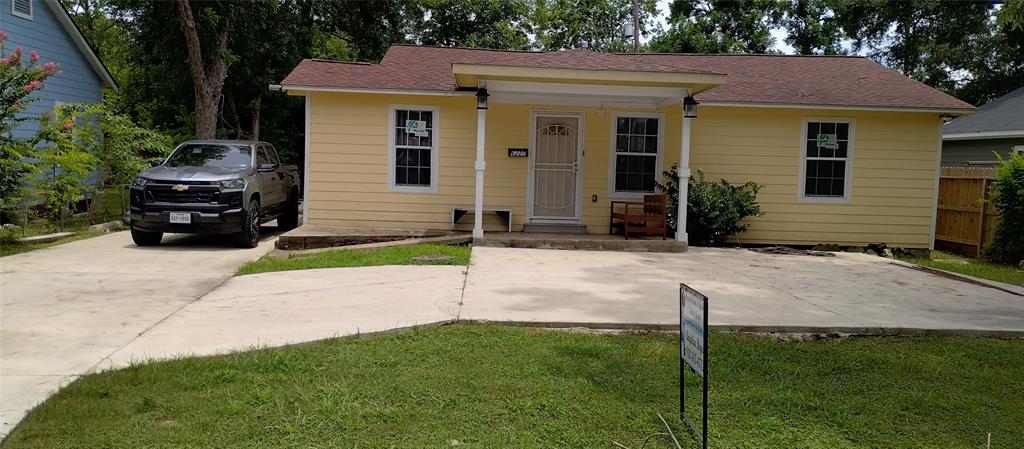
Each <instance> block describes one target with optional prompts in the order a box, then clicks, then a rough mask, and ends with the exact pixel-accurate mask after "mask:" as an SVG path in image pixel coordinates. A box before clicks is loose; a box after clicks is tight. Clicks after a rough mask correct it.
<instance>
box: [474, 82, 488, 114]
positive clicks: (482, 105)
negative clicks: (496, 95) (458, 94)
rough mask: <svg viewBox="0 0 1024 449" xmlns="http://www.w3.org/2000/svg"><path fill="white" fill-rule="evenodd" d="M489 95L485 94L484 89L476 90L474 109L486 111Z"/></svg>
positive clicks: (485, 89) (485, 90)
mask: <svg viewBox="0 0 1024 449" xmlns="http://www.w3.org/2000/svg"><path fill="white" fill-rule="evenodd" d="M489 96H490V95H489V94H488V93H487V88H486V87H481V88H479V89H477V90H476V108H477V109H487V97H489Z"/></svg>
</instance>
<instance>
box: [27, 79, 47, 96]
mask: <svg viewBox="0 0 1024 449" xmlns="http://www.w3.org/2000/svg"><path fill="white" fill-rule="evenodd" d="M40 87H43V83H41V82H39V80H32V81H29V83H28V84H26V85H25V93H29V92H32V91H33V90H36V89H39V88H40Z"/></svg>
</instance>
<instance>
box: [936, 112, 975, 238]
mask: <svg viewBox="0 0 1024 449" xmlns="http://www.w3.org/2000/svg"><path fill="white" fill-rule="evenodd" d="M938 134H939V135H938V137H939V139H938V140H939V141H938V143H937V144H936V146H937V147H938V154H936V155H935V183H934V184H935V185H934V187H933V188H932V222H931V230H929V232H928V235H929V237H928V249H929V250H933V251H934V250H935V228H936V226H937V225H938V223H937V221H938V219H939V179H940V176H941V175H942V119H941V118H940V119H939V133H938ZM982 207H984V206H982Z"/></svg>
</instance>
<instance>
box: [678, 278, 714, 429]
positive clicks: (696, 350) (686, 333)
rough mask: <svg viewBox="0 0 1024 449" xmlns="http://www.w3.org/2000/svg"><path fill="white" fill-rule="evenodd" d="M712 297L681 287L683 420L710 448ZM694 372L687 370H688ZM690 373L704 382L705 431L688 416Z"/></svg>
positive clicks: (680, 330) (680, 389)
mask: <svg viewBox="0 0 1024 449" xmlns="http://www.w3.org/2000/svg"><path fill="white" fill-rule="evenodd" d="M707 362H708V297H707V296H704V295H703V294H701V293H700V292H698V291H697V290H694V289H692V288H690V287H689V286H688V285H686V284H679V417H680V418H682V420H683V422H685V423H686V425H687V426H689V427H690V431H691V432H693V435H694V436H695V437H697V438H698V439H699V440H700V441H701V447H702V448H704V449H707V447H708V371H707ZM687 367H689V368H690V369H689V370H687V369H686V368H687ZM686 371H693V373H694V374H696V375H697V376H698V377H699V378H700V379H701V386H702V387H703V399H704V400H703V403H702V407H701V410H702V413H701V428H700V430H699V431H698V430H697V426H695V425H694V424H693V421H691V420H690V418H689V417H688V416H686Z"/></svg>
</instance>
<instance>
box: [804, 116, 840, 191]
mask: <svg viewBox="0 0 1024 449" xmlns="http://www.w3.org/2000/svg"><path fill="white" fill-rule="evenodd" d="M803 128H804V129H803V134H802V136H803V137H802V139H801V142H802V148H801V158H800V164H801V165H800V185H799V189H800V190H799V193H798V194H799V198H800V200H801V201H805V202H822V203H845V202H849V201H850V194H851V191H850V190H851V186H852V175H853V143H854V122H853V120H852V119H843V118H820V119H819V118H807V119H805V120H804V123H803Z"/></svg>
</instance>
